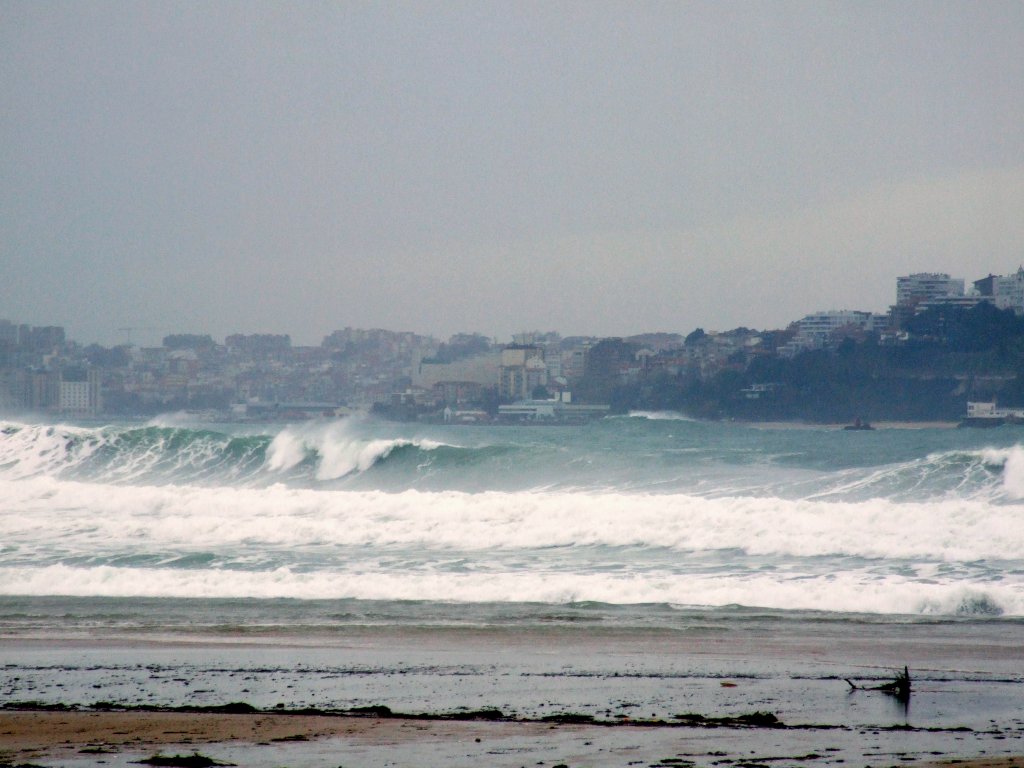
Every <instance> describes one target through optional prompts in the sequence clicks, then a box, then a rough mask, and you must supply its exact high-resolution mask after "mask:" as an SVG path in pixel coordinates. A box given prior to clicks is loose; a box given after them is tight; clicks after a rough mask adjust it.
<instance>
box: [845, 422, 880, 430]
mask: <svg viewBox="0 0 1024 768" xmlns="http://www.w3.org/2000/svg"><path fill="white" fill-rule="evenodd" d="M843 429H845V430H846V431H847V432H868V431H874V429H875V428H874V427H872V426H871V425H870V424H869V423H868V422H866V421H864V420H862V419H854V420H853V424H847V425H846V426H845V427H843Z"/></svg>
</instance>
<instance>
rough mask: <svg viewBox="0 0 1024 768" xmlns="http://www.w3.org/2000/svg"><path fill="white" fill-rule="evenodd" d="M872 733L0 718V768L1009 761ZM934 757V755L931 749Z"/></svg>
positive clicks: (49, 715)
mask: <svg viewBox="0 0 1024 768" xmlns="http://www.w3.org/2000/svg"><path fill="white" fill-rule="evenodd" d="M903 736H904V738H903V739H898V740H896V741H893V740H886V739H884V738H879V734H878V733H873V734H872V733H862V734H859V737H860V738H859V739H858V747H857V749H849V748H846V749H844V748H841V747H836V746H828V745H829V744H830V743H842V742H843V741H844V740H843V739H842V738H839V739H836V738H834V737H833V738H831V739H830V738H828V736H827V735H826V734H824V733H817V734H816V733H814V732H813V731H804V730H801V729H796V730H795V731H792V732H789V731H786V730H782V731H779V730H776V729H769V730H767V731H764V732H759V731H757V730H750V729H737V728H720V729H719V728H714V729H702V728H689V727H665V726H662V727H655V726H634V727H631V726H627V725H623V724H619V725H616V726H600V725H579V724H549V723H536V722H466V721H450V720H438V719H432V720H421V719H403V718H378V717H344V716H327V715H323V716H316V715H300V714H273V713H270V714H266V713H260V714H215V713H180V712H39V711H7V712H3V713H0V761H3V762H0V764H4V765H43V766H58V765H59V766H79V765H81V766H85V765H100V764H102V765H105V766H124V767H127V766H129V765H132V764H136V763H138V762H139V761H141V760H145V759H147V758H150V757H152V756H154V755H155V756H162V757H169V756H186V757H189V756H195V755H199V756H202V757H207V758H210V759H211V760H216V761H218V762H221V763H234V764H237V765H247V766H254V767H256V768H259V767H260V766H282V765H290V766H297V767H298V766H309V767H310V768H312V766H327V765H330V766H335V765H346V766H351V765H385V764H392V765H409V766H418V765H438V766H442V765H443V766H448V765H454V766H459V765H466V766H469V765H494V766H515V765H552V766H553V765H559V764H560V765H567V766H573V765H579V766H584V765H586V766H616V765H621V766H625V765H635V766H649V767H650V768H654V766H664V767H665V768H667V767H668V766H711V765H717V766H745V767H747V768H751V767H752V766H761V765H844V766H848V765H876V766H877V765H900V764H909V763H915V764H918V765H922V764H925V765H933V764H934V765H943V764H966V765H970V766H972V768H988V767H991V768H1004V767H1009V766H1014V765H1019V764H1024V757H1022V756H1020V755H1024V750H1018V754H1015V755H999V756H987V755H982V756H975V757H967V758H965V757H957V756H956V755H957V754H958V753H957V752H955V751H953V752H944V751H943V750H941V749H930V748H924V749H922V748H920V746H919V745H918V746H917V747H916V748H915V746H914V745H913V744H912V743H911V742H912V740H910V741H908V740H907V739H906V738H905V737H906V736H907V734H903ZM932 746H934V745H932Z"/></svg>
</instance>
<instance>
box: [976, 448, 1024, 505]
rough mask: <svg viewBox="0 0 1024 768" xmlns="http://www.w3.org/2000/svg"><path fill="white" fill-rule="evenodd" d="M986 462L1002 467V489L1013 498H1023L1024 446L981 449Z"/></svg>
mask: <svg viewBox="0 0 1024 768" xmlns="http://www.w3.org/2000/svg"><path fill="white" fill-rule="evenodd" d="M981 457H982V460H983V461H984V462H985V463H986V464H990V465H993V466H1001V467H1002V468H1003V489H1004V490H1005V491H1006V494H1007V495H1008V496H1010V497H1011V498H1013V499H1024V446H1020V445H1014V446H1011V447H1009V448H987V449H985V450H983V451H981Z"/></svg>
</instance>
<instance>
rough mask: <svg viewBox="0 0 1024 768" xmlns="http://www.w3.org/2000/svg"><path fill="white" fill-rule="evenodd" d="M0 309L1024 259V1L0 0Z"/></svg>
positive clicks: (522, 325)
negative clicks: (401, 0) (104, 0)
mask: <svg viewBox="0 0 1024 768" xmlns="http://www.w3.org/2000/svg"><path fill="white" fill-rule="evenodd" d="M0 97H2V98H0V317H7V318H9V319H11V320H15V321H24V322H31V323H35V324H50V323H57V324H64V325H65V326H67V328H68V332H69V334H70V335H71V336H72V337H73V338H76V339H78V340H81V341H93V340H98V341H101V342H103V343H114V342H118V341H122V340H123V339H124V338H125V334H124V333H123V332H119V331H118V330H117V329H118V328H123V327H135V328H137V329H143V328H148V329H153V330H149V331H143V330H137V331H136V332H135V335H134V337H133V340H135V341H142V340H146V339H147V338H148V339H154V338H155V339H159V338H160V337H161V336H162V335H163V334H165V333H168V332H171V331H194V332H200V331H202V332H209V333H212V334H213V335H214V336H215V337H218V338H222V337H223V336H224V335H226V334H229V333H232V332H247V333H251V332H278V333H285V332H287V333H291V334H292V337H293V339H294V340H295V341H296V342H297V343H318V342H319V341H320V339H321V338H322V337H323V336H324V335H325V334H326V333H328V332H330V331H331V330H333V329H335V328H342V327H345V326H349V325H351V326H359V327H386V328H392V329H395V330H414V331H418V332H421V333H433V334H435V335H441V336H447V335H448V334H450V333H452V332H455V331H460V330H466V331H480V332H483V333H485V334H488V335H496V336H499V337H502V338H505V337H507V336H508V335H510V334H511V333H513V332H515V331H518V330H524V329H534V328H539V329H545V330H547V329H555V330H560V331H561V332H563V333H565V334H575V333H592V334H600V335H623V334H631V333H636V332H641V331H651V330H668V331H681V332H688V331H690V330H692V329H693V328H694V327H696V326H703V327H705V328H708V329H723V330H724V329H727V328H731V327H735V326H739V325H746V326H751V327H758V328H764V327H778V326H784V325H785V324H787V323H788V322H789V321H790V320H793V319H796V318H798V317H800V316H802V315H804V314H806V313H808V312H810V311H814V310H818V309H833V308H834V309H841V308H849V309H872V310H879V311H880V310H883V309H884V308H885V307H886V306H887V305H888V304H890V303H892V302H893V301H894V297H895V277H896V275H898V274H905V273H908V272H913V271H945V272H950V273H953V274H954V275H956V276H961V277H965V278H967V280H968V281H970V280H973V279H977V278H979V277H982V276H984V275H985V274H987V273H989V272H995V273H997V274H999V273H1005V272H1009V271H1012V270H1015V269H1016V268H1017V266H1018V265H1019V264H1020V263H1021V262H1024V3H1022V2H1018V1H1013V2H998V1H986V2H964V3H955V2H938V1H934V0H932V1H929V2H889V1H888V0H886V2H861V1H858V2H848V3H829V2H821V1H815V2H806V3H804V2H753V1H750V0H748V1H746V2H646V3H645V2H619V3H611V2H596V1H594V0H587V1H586V2H578V3H575V2H551V1H548V0H545V2H503V3H491V2H483V1H481V0H473V1H472V2H405V3H391V2H380V3H366V2H338V3H326V2H316V3H300V2H281V3H265V2H251V1H247V2H239V3H234V2H217V3H187V2H160V3H151V2H117V3H101V2H68V3H55V2H35V1H34V0H33V1H31V2H11V1H10V0H0Z"/></svg>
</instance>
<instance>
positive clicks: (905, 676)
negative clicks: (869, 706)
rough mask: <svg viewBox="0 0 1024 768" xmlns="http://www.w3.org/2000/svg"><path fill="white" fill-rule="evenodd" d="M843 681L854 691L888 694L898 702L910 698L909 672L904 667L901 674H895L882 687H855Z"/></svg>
mask: <svg viewBox="0 0 1024 768" xmlns="http://www.w3.org/2000/svg"><path fill="white" fill-rule="evenodd" d="M843 679H844V680H846V682H847V683H848V684H849V686H850V688H851V689H852V690H854V691H881V692H882V693H888V694H889V695H890V696H895V697H896V698H897V699H899V700H900V701H906V700H908V699H909V698H910V670H909V669H908V668H907V667H906V666H904V667H903V671H902V672H897V673H896V678H895V679H894V680H893V681H892V682H889V683H883V684H882V685H872V686H864V685H857V684H856V683H854V682H852V681H851V680H849V679H848V678H843Z"/></svg>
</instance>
